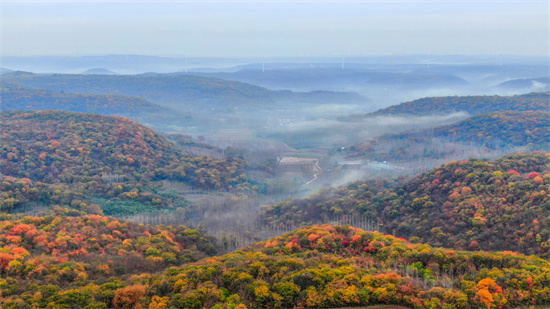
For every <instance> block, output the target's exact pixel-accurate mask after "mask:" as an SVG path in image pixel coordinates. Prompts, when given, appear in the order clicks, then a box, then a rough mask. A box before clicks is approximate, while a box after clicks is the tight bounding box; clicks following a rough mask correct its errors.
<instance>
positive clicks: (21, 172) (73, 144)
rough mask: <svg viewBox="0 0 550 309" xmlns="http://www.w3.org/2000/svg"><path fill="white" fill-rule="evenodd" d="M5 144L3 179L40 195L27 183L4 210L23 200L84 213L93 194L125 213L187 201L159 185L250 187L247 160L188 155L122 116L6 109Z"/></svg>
mask: <svg viewBox="0 0 550 309" xmlns="http://www.w3.org/2000/svg"><path fill="white" fill-rule="evenodd" d="M0 142H1V144H0V173H1V175H0V177H2V181H3V182H4V183H5V185H6V186H14V185H17V184H18V183H22V184H27V185H28V186H32V185H34V186H36V187H37V188H36V189H37V190H38V192H35V193H36V195H29V192H31V191H33V192H34V190H31V191H28V190H27V189H31V188H30V187H29V188H25V186H24V185H23V186H22V187H21V188H19V189H17V188H18V187H17V188H16V187H14V189H13V190H8V191H4V192H3V193H2V196H1V197H0V200H1V201H0V205H2V208H3V209H9V208H12V207H13V206H17V204H18V203H23V201H27V204H29V203H31V202H39V201H41V202H45V203H59V204H69V205H71V204H74V205H73V206H75V207H77V208H78V207H79V205H81V204H84V205H89V202H90V198H91V197H97V198H109V199H110V200H111V201H113V200H121V201H126V202H125V203H127V204H128V205H127V206H129V207H122V209H118V211H126V210H128V209H134V208H136V207H137V208H139V207H138V206H139V205H142V206H143V205H148V207H149V206H150V207H153V208H154V207H161V206H170V205H172V206H174V205H178V203H181V202H182V201H179V199H178V197H177V196H173V195H169V196H163V195H162V194H160V191H159V190H160V189H161V187H159V185H160V184H161V183H160V181H175V182H181V183H185V184H188V185H192V186H195V187H196V188H203V189H213V190H237V186H238V185H240V187H239V190H246V188H247V185H246V176H245V171H244V168H245V166H246V163H245V162H244V161H242V160H240V159H237V158H235V159H231V160H216V159H213V158H211V157H206V156H194V155H189V154H186V153H183V152H181V151H179V150H177V149H176V148H175V147H174V146H173V144H172V143H171V142H170V141H168V140H167V139H166V138H164V137H163V136H160V135H159V134H157V133H156V132H154V131H153V130H151V129H149V128H147V127H144V126H143V125H140V124H138V123H136V122H134V121H131V120H129V119H127V118H123V117H117V116H102V115H97V114H85V113H70V112H61V111H38V112H21V111H13V112H2V113H0ZM155 188H156V189H155ZM15 196H21V197H25V199H18V198H16V197H15ZM14 199H15V201H14ZM6 200H9V201H10V202H6ZM130 206H132V207H130ZM83 207H84V206H83ZM124 208H126V210H125V209H124Z"/></svg>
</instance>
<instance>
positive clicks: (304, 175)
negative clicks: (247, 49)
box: [3, 56, 548, 244]
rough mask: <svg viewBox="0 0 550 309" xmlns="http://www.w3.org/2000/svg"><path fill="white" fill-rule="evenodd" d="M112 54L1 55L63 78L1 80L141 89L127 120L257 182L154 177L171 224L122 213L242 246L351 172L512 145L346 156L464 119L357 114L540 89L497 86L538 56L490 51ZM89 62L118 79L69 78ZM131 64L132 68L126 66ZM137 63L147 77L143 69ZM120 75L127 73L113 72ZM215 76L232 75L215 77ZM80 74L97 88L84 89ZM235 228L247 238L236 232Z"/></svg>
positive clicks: (538, 63) (66, 88) (526, 72)
mask: <svg viewBox="0 0 550 309" xmlns="http://www.w3.org/2000/svg"><path fill="white" fill-rule="evenodd" d="M121 57H122V56H117V57H114V56H113V57H89V58H85V57H80V58H74V59H72V61H73V62H71V61H45V60H44V63H49V67H47V66H40V65H39V64H37V63H36V62H37V61H42V60H43V59H42V60H41V58H33V59H30V60H31V61H30V62H29V63H30V64H32V66H30V67H29V66H25V65H22V63H20V62H17V61H20V59H16V58H14V59H8V61H7V62H5V64H4V65H6V64H11V65H12V66H11V67H12V68H16V69H19V70H29V69H31V68H35V69H36V68H37V71H36V72H38V73H44V72H50V73H51V72H55V73H64V74H63V75H60V74H54V75H48V74H46V75H44V74H41V75H29V76H28V77H25V76H23V77H21V76H18V75H17V74H14V72H7V73H5V75H4V79H3V82H4V83H20V84H22V85H23V86H25V87H29V88H33V89H43V88H44V89H50V90H51V91H62V92H64V93H67V92H69V93H71V92H78V93H86V92H89V93H91V94H108V93H110V92H112V91H115V90H114V89H115V88H113V90H109V89H110V88H109V87H115V86H114V84H117V85H118V84H120V85H123V87H119V88H116V92H117V93H119V94H123V95H130V96H138V97H143V98H145V99H146V100H147V101H149V102H151V103H153V104H156V105H158V106H160V107H161V108H163V110H159V111H158V112H155V113H143V114H139V115H129V116H128V117H130V118H131V119H133V120H135V121H138V122H140V123H142V124H144V125H146V126H148V127H151V128H153V129H154V130H156V131H158V132H161V133H163V134H165V135H166V136H168V137H175V139H176V140H178V139H179V140H180V141H181V140H183V141H185V140H187V141H189V142H183V143H178V142H174V143H175V145H176V147H178V148H179V149H180V150H182V151H184V152H187V153H190V154H193V155H208V156H211V157H213V158H215V159H218V160H227V159H232V158H239V159H242V160H245V161H246V162H248V164H249V171H248V177H249V179H250V180H251V181H253V182H256V183H258V186H259V187H261V190H259V191H258V192H256V193H254V194H252V195H234V194H229V193H220V192H204V191H200V190H198V191H197V190H194V189H190V188H187V187H179V186H174V185H169V184H166V187H165V188H164V189H165V190H169V191H171V192H175V193H176V194H177V195H180V196H182V197H183V198H184V199H185V200H186V201H187V202H188V204H189V206H188V207H187V208H186V209H185V211H183V210H180V213H179V215H178V216H177V220H176V221H177V222H176V221H173V220H174V217H173V215H172V214H170V213H162V212H161V213H156V214H154V213H151V214H140V215H135V216H133V217H131V218H130V219H132V220H136V221H140V222H146V223H178V224H186V225H190V226H196V227H202V228H204V229H206V230H207V231H209V232H210V233H212V234H215V235H218V236H220V235H221V234H223V233H226V236H227V235H229V234H231V233H236V234H234V236H233V237H236V238H235V239H234V241H236V239H237V238H239V239H240V240H239V241H240V242H244V243H248V242H252V241H254V240H258V237H260V236H258V235H256V236H255V237H252V236H251V235H252V234H253V233H252V231H254V230H259V227H258V225H257V224H258V223H257V216H258V215H259V214H260V209H261V207H262V206H264V205H272V204H276V203H279V202H282V201H285V200H288V199H292V198H299V197H306V196H309V195H310V194H313V193H315V192H317V191H319V190H322V189H324V188H329V187H335V186H341V185H345V184H348V183H350V182H353V181H357V180H365V179H377V178H384V177H399V176H405V177H410V176H413V175H416V174H419V173H421V172H424V171H426V170H428V169H430V168H433V167H436V166H439V165H441V164H444V163H446V162H448V161H450V160H463V159H468V158H495V157H498V156H501V155H503V154H506V153H510V152H514V151H517V150H521V149H522V148H518V147H514V148H506V149H502V148H497V149H490V148H487V147H479V145H477V144H473V143H457V142H452V141H445V140H441V139H434V140H432V141H430V142H429V143H427V144H418V145H412V146H411V145H410V144H406V143H403V145H401V144H399V143H400V142H399V141H391V140H390V141H388V142H384V143H382V144H381V145H379V146H378V148H377V150H376V151H377V153H382V154H385V155H382V156H380V158H378V157H377V156H371V157H365V156H353V155H350V149H353V147H355V146H354V145H357V144H361V143H363V142H365V141H369V140H376V139H378V138H379V137H382V136H386V135H392V134H397V133H400V132H405V131H409V130H422V129H427V128H433V127H438V126H443V125H449V124H453V123H457V122H459V121H462V120H464V119H467V118H468V117H470V116H471V115H469V114H468V113H467V112H464V111H460V110H457V111H452V112H448V113H444V114H441V113H437V114H432V115H430V114H429V113H424V114H423V115H370V114H369V113H372V112H375V111H377V110H379V109H382V108H385V107H388V106H393V105H398V104H400V103H403V102H407V101H413V100H416V99H419V98H425V97H438V96H464V95H495V94H497V95H510V94H518V93H525V92H529V91H536V90H544V89H546V88H545V87H548V84H545V83H544V82H540V81H538V79H535V80H533V81H532V82H531V83H530V84H529V83H527V85H532V87H531V88H528V89H525V88H521V87H520V88H518V87H515V88H514V87H513V85H514V84H513V83H512V86H507V84H506V82H510V81H515V80H521V79H528V78H537V77H539V76H543V75H544V70H545V68H546V66H545V65H544V64H543V62H544V60H542V59H532V58H521V57H516V58H513V59H508V61H516V62H519V61H526V62H527V63H528V64H525V65H520V64H518V63H513V64H510V63H509V64H503V65H495V64H494V63H491V62H494V61H498V59H495V58H490V59H489V60H490V61H489V63H487V62H483V61H488V59H486V58H485V59H483V58H482V57H478V58H475V57H460V56H456V57H453V56H447V57H440V58H435V57H432V58H427V57H425V56H410V57H393V58H392V57H385V58H378V59H377V58H376V57H371V58H362V59H354V60H356V61H357V62H355V63H354V62H351V63H350V62H345V61H346V59H344V62H343V63H338V60H341V59H337V58H335V59H324V60H323V59H295V60H293V61H289V59H277V60H278V61H282V60H285V61H287V62H272V61H271V62H269V61H268V62H267V63H266V62H265V59H261V60H262V61H263V62H258V61H254V60H258V59H195V58H193V59H184V58H179V59H176V58H160V57H159V58H155V57H137V56H132V57H126V58H124V57H122V58H121ZM49 60H52V59H49ZM54 60H55V59H54ZM306 60H309V61H311V62H309V63H308V62H305V61H306ZM348 60H350V59H348ZM527 60H528V61H527ZM33 61H34V62H33ZM124 61H127V63H126V62H124ZM239 61H240V62H239ZM246 61H253V62H252V63H247V62H246ZM375 61H380V62H379V63H376V62H375ZM33 63H34V64H33ZM191 63H193V64H191ZM18 64H19V67H18ZM83 64H85V65H83ZM92 67H96V68H103V69H104V70H108V71H109V72H113V74H118V75H106V74H92V75H89V74H81V73H82V72H84V71H85V70H86V69H90V68H92ZM131 67H134V68H138V69H136V71H135V72H132V70H131ZM139 68H141V69H139ZM144 70H146V71H147V72H149V73H146V74H143V73H144V72H143V71H144ZM93 72H94V71H92V73H93ZM98 72H99V73H105V71H101V70H99V71H98ZM153 72H154V73H153ZM66 73H69V74H66ZM73 73H75V74H73ZM128 73H135V74H131V75H120V74H128ZM10 74H11V75H10ZM49 76H51V77H49ZM113 78H114V79H113ZM201 78H202V79H201ZM219 79H221V80H219ZM226 80H228V81H233V80H234V81H238V82H239V83H235V82H230V83H231V84H227V83H226V82H225V81H226ZM111 81H114V82H111ZM90 82H92V83H94V82H95V83H99V84H98V85H104V86H101V87H100V86H97V85H96V86H95V87H94V86H93V84H92V86H90V85H91V84H90ZM189 82H192V83H193V84H189ZM113 83H114V84H113ZM151 83H158V85H159V87H161V88H159V89H156V88H155V87H151V86H149V85H150V84H151ZM503 83H504V84H503ZM110 84H113V85H112V86H110ZM204 85H206V86H204ZM521 85H523V86H524V85H525V82H524V83H521ZM189 94H191V95H189ZM399 147H406V148H407V151H408V153H410V159H409V160H405V161H404V160H397V159H392V157H391V156H389V157H388V155H387V154H390V153H395V152H396V151H399V150H396V149H399ZM443 149H444V151H442V150H443ZM395 158H397V157H395ZM266 170H269V172H266ZM336 219H337V218H335V220H336ZM273 228H274V229H275V230H264V231H263V233H264V234H265V235H264V236H265V238H267V237H268V236H273V234H274V233H275V234H276V233H280V232H282V231H286V227H285V228H282V229H281V227H276V228H275V227H273ZM288 228H290V227H288ZM279 229H281V230H279ZM222 230H223V232H222ZM231 231H233V232H231ZM243 231H244V232H245V233H248V234H247V235H248V236H243V235H242V232H243ZM239 235H240V236H239ZM264 236H262V237H264ZM262 237H260V238H262ZM241 244H242V243H241Z"/></svg>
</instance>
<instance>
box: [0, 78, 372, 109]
mask: <svg viewBox="0 0 550 309" xmlns="http://www.w3.org/2000/svg"><path fill="white" fill-rule="evenodd" d="M2 78H3V81H4V82H5V83H11V84H16V85H20V86H23V87H29V88H35V89H48V90H52V91H57V92H62V91H63V92H66V93H69V92H70V93H86V94H121V95H128V96H137V97H142V98H144V99H146V100H149V101H152V102H155V103H159V104H160V103H165V104H170V105H171V106H185V107H187V108H204V107H205V106H208V107H217V108H224V109H227V108H233V107H238V106H241V105H246V106H252V107H269V106H270V105H271V104H272V103H273V102H275V101H283V102H286V101H293V102H302V101H304V102H308V101H315V102H317V103H324V102H329V103H334V102H342V103H357V102H365V101H366V99H365V98H364V97H362V96H360V95H358V94H356V93H352V92H325V93H323V95H322V96H321V95H319V94H318V93H316V92H313V93H307V92H306V93H296V92H292V91H288V90H287V91H282V90H281V91H272V90H269V89H266V88H263V87H259V86H255V85H251V84H246V83H241V82H235V81H228V80H222V79H218V78H212V77H200V76H190V75H159V74H144V75H70V74H53V75H45V74H40V75H39V74H32V73H25V72H14V73H8V74H5V75H4V76H3V77H2ZM329 94H330V95H329ZM235 104H236V105H235Z"/></svg>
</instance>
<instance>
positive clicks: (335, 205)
mask: <svg viewBox="0 0 550 309" xmlns="http://www.w3.org/2000/svg"><path fill="white" fill-rule="evenodd" d="M549 183H550V154H542V153H536V152H533V153H517V154H512V155H508V156H505V157H503V158H500V159H496V160H493V161H483V160H475V159H471V160H464V161H460V162H458V161H452V162H449V163H448V164H446V165H443V166H441V167H438V168H435V169H432V170H431V171H429V172H426V173H423V174H421V175H418V176H416V177H414V178H412V179H410V180H407V181H404V182H403V183H402V184H398V185H396V186H395V187H393V188H390V189H386V190H380V188H381V187H383V183H382V182H381V181H380V182H378V183H376V184H375V185H374V186H373V183H372V182H361V181H359V182H355V183H351V184H349V185H347V186H344V187H341V188H339V189H337V190H332V191H322V192H321V193H318V194H315V195H313V196H311V197H309V198H305V199H293V200H290V201H286V202H281V203H279V204H276V205H272V206H267V207H265V208H264V209H263V214H262V217H263V220H264V221H263V222H264V223H265V224H272V225H281V224H283V225H284V224H294V225H296V224H310V223H311V222H318V220H320V219H322V218H323V217H330V216H331V215H334V214H338V215H340V216H354V215H357V216H364V215H367V216H370V217H372V218H377V219H378V220H379V222H380V223H381V229H382V231H384V232H386V233H390V234H392V235H396V236H400V237H406V238H410V239H411V241H414V242H416V241H420V242H427V243H430V244H432V245H435V246H444V247H448V248H455V249H460V250H466V249H473V250H477V249H483V250H513V251H519V252H523V253H526V254H537V255H539V256H541V257H544V258H546V259H550V232H549V231H550V217H549V216H548V214H549V213H550V195H549V194H548V192H550V185H549Z"/></svg>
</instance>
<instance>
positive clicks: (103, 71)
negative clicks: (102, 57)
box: [82, 68, 118, 75]
mask: <svg viewBox="0 0 550 309" xmlns="http://www.w3.org/2000/svg"><path fill="white" fill-rule="evenodd" d="M82 74H97V75H117V74H118V73H116V72H113V71H111V70H108V69H104V68H93V69H88V70H86V71H84V72H82Z"/></svg>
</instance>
